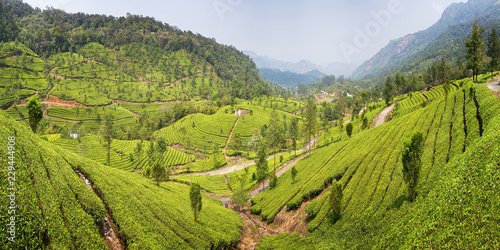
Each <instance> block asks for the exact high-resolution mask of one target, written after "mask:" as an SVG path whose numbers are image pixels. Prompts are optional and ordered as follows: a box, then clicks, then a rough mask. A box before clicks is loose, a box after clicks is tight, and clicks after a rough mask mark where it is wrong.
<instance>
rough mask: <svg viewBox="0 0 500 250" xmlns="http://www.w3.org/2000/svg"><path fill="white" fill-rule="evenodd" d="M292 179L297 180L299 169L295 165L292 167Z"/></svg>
mask: <svg viewBox="0 0 500 250" xmlns="http://www.w3.org/2000/svg"><path fill="white" fill-rule="evenodd" d="M291 171H292V181H293V182H295V176H297V173H298V170H297V169H296V168H295V166H293V167H292V170H291Z"/></svg>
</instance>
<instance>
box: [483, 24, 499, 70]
mask: <svg viewBox="0 0 500 250" xmlns="http://www.w3.org/2000/svg"><path fill="white" fill-rule="evenodd" d="M486 46H487V50H486V55H487V56H488V57H490V58H491V61H490V65H489V66H490V67H489V70H490V71H495V70H497V69H498V66H499V65H500V41H499V40H498V34H497V30H496V28H493V30H492V31H491V33H490V35H489V36H488V42H487V43H486Z"/></svg>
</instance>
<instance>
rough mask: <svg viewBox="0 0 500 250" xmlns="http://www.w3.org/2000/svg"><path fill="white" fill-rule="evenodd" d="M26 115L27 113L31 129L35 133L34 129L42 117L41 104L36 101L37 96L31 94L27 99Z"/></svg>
mask: <svg viewBox="0 0 500 250" xmlns="http://www.w3.org/2000/svg"><path fill="white" fill-rule="evenodd" d="M27 106H28V115H29V119H28V120H29V123H30V127H31V130H32V131H33V133H36V130H37V128H38V123H39V122H40V120H42V118H43V110H42V106H41V105H40V102H39V101H38V97H37V96H32V97H31V98H30V99H29V100H28V105H27Z"/></svg>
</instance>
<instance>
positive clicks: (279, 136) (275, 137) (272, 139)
mask: <svg viewBox="0 0 500 250" xmlns="http://www.w3.org/2000/svg"><path fill="white" fill-rule="evenodd" d="M266 132H267V141H268V145H269V148H271V149H273V151H274V171H276V152H277V151H278V149H279V147H280V145H281V144H282V143H281V142H282V140H283V139H284V138H285V134H284V133H285V131H284V128H283V123H282V122H281V119H280V116H279V115H278V113H276V112H274V111H273V112H271V121H270V123H269V126H268V128H267V131H266Z"/></svg>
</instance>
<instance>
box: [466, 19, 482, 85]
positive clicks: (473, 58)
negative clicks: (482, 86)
mask: <svg viewBox="0 0 500 250" xmlns="http://www.w3.org/2000/svg"><path fill="white" fill-rule="evenodd" d="M483 32H484V28H481V27H478V24H477V22H474V26H473V27H472V34H471V35H470V36H469V39H468V40H467V41H465V46H467V56H466V58H467V61H468V64H467V67H468V68H469V69H471V70H472V71H473V77H475V81H476V82H477V75H478V74H479V68H480V66H481V63H482V62H483V60H484V44H483V41H482V39H483V35H482V33H483Z"/></svg>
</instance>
